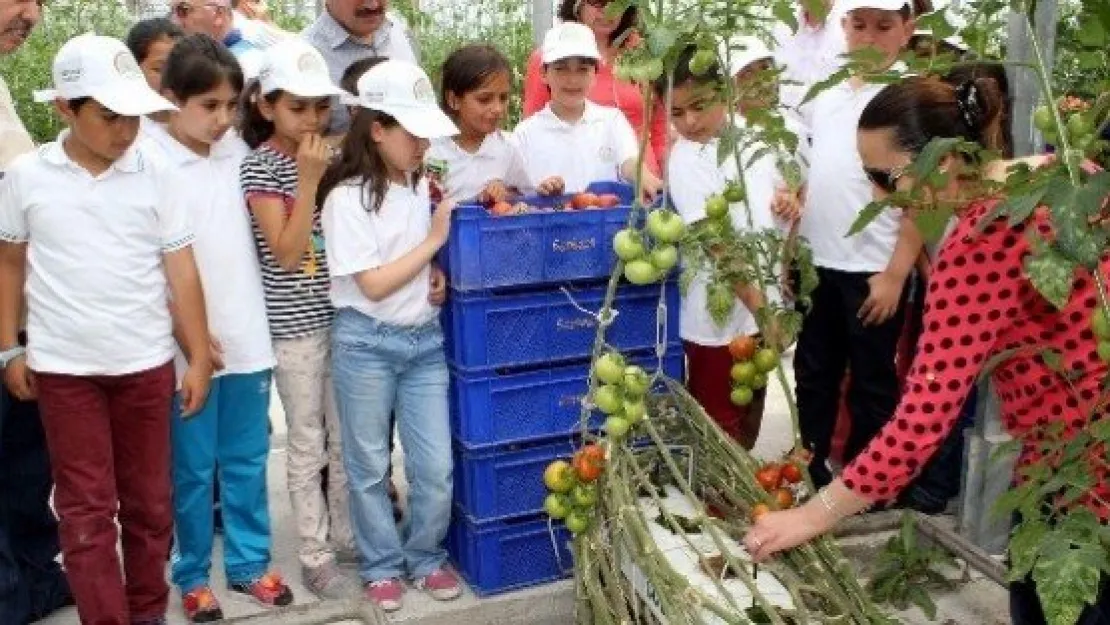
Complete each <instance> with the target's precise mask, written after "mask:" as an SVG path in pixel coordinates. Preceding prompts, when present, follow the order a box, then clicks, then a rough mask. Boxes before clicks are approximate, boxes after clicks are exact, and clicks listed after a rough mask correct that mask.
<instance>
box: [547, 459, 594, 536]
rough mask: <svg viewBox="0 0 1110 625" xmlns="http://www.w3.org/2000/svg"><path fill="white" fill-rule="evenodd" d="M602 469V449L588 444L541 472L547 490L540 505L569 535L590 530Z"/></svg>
mask: <svg viewBox="0 0 1110 625" xmlns="http://www.w3.org/2000/svg"><path fill="white" fill-rule="evenodd" d="M604 470H605V450H604V449H602V448H601V447H600V446H599V445H597V444H594V443H590V444H588V445H585V446H583V447H582V448H581V449H579V450H578V451H577V452H575V454H574V457H573V458H572V459H571V461H570V462H567V461H566V460H556V461H555V462H552V463H551V464H549V465H547V469H545V470H544V472H543V483H544V484H545V485H546V486H547V490H548V491H550V492H549V493H548V495H547V499H545V500H544V502H543V509H544V510H545V511H546V512H547V514H548V516H550V517H551V518H553V519H556V520H560V519H561V520H565V521H566V524H567V529H569V530H570V532H571V533H572V534H575V535H577V534H581V533H582V532H584V531H586V530H587V529H589V527H590V520H591V519H592V518H593V509H594V506H596V505H597V485H596V482H597V478H599V477H601V473H602V471H604Z"/></svg>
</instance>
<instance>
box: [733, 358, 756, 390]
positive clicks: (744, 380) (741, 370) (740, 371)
mask: <svg viewBox="0 0 1110 625" xmlns="http://www.w3.org/2000/svg"><path fill="white" fill-rule="evenodd" d="M758 373H759V370H758V369H756V368H755V363H754V362H738V363H736V364H734V365H732V371H731V372H730V375H731V377H732V381H733V382H736V383H737V384H740V385H741V386H751V384H752V380H754V379H755V376H756V375H757V374H758Z"/></svg>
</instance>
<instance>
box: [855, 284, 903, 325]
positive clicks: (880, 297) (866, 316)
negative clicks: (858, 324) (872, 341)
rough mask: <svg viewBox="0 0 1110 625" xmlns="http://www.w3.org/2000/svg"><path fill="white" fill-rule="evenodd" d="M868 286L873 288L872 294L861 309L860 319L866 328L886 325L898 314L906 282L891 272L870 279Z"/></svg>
mask: <svg viewBox="0 0 1110 625" xmlns="http://www.w3.org/2000/svg"><path fill="white" fill-rule="evenodd" d="M867 285H868V286H869V287H871V293H870V294H869V295H868V296H867V299H866V300H864V302H863V306H860V308H859V318H860V320H862V321H863V325H865V326H877V325H880V324H882V323H886V322H887V321H888V320H890V318H891V317H893V316H894V313H896V312H898V304H899V303H900V302H901V301H902V288H903V287H905V285H906V280H905V278H899V277H898V276H896V275H894V274H893V273H891V272H889V271H882V272H879V273H877V274H875V275H873V276H871V277H870V278H868V279H867Z"/></svg>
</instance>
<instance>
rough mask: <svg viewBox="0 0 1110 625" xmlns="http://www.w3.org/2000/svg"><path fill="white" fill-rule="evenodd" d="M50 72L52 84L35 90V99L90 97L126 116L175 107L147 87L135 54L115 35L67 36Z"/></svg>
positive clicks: (173, 108)
mask: <svg viewBox="0 0 1110 625" xmlns="http://www.w3.org/2000/svg"><path fill="white" fill-rule="evenodd" d="M53 73H54V88H53V89H47V90H45V91H36V92H35V100H36V101H38V102H50V101H52V100H54V99H56V98H61V99H63V100H75V99H77V98H92V99H94V100H96V101H97V102H99V103H100V104H101V105H103V106H104V108H106V109H108V110H110V111H112V112H113V113H116V114H118V115H123V116H126V117H138V116H140V115H149V114H151V113H157V112H158V111H172V110H177V107H175V106H174V105H173V104H171V103H170V101H169V100H167V99H165V98H163V97H162V96H160V95H158V94H157V93H155V91H154V90H153V89H151V88H150V85H148V84H147V82H146V78H145V77H143V71H142V69H140V68H139V64H138V62H136V61H135V57H134V56H133V55H132V54H131V51H130V50H128V49H127V46H125V45H123V42H121V41H119V40H118V39H113V38H111V37H102V36H100V35H94V34H91V33H90V34H85V35H78V36H76V37H74V38H73V39H70V40H69V41H67V42H66V43H65V45H63V46H62V47H61V49H60V50H58V54H57V55H56V56H55V57H54V72H53Z"/></svg>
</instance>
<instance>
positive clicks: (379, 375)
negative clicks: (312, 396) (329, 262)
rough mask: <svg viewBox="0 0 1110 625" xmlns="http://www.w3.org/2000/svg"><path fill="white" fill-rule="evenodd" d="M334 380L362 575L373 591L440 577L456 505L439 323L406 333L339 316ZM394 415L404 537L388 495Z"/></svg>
mask: <svg viewBox="0 0 1110 625" xmlns="http://www.w3.org/2000/svg"><path fill="white" fill-rule="evenodd" d="M332 376H333V377H334V379H335V396H336V404H337V406H338V408H339V420H340V422H341V424H342V428H343V461H344V464H345V465H346V467H347V482H348V486H349V488H350V494H351V513H352V517H353V519H354V533H355V542H356V544H357V545H358V550H359V555H360V556H361V563H360V566H359V575H360V576H361V577H362V579H363V580H364V581H366V582H373V581H379V580H383V579H389V578H393V577H402V576H403V575H404V574H405V573H408V574H409V575H410V576H412V577H413V578H419V577H423V576H425V575H428V574H430V573H432V572H434V571H435V570H436V569H438V568H439V567H440V566H442V565H443V563H444V561H445V560H446V559H447V554H446V551H444V549H443V547H442V543H443V539H444V537H445V536H446V535H447V525H448V523H449V522H450V519H451V496H452V491H451V480H452V476H451V472H452V460H451V430H450V425H449V422H448V408H447V362H446V360H445V358H444V353H443V332H442V331H441V330H440V327H439V323H438V321H431V322H429V323H427V324H424V325H421V326H415V327H403V326H395V325H390V324H387V323H382V322H380V321H377V320H375V319H373V318H371V317H367V316H366V315H363V314H361V313H359V312H356V311H354V310H351V309H341V310H339V311H338V312H337V314H336V319H335V326H334V329H333V335H332ZM394 410H395V411H396V413H397V429H398V432H399V434H400V437H401V446H402V447H403V448H404V450H405V474H406V475H407V476H408V479H409V485H410V489H409V499H408V503H409V514H408V516H407V518H406V523H405V524H404V526H403V527H402V528H400V529H399V528H398V527H397V524H396V523H395V522H394V520H393V508H392V506H391V504H390V502H389V496H388V494H387V484H388V480H389V477H388V476H389V465H390V458H389V439H390V425H389V423H390V413H391V412H392V411H394Z"/></svg>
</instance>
